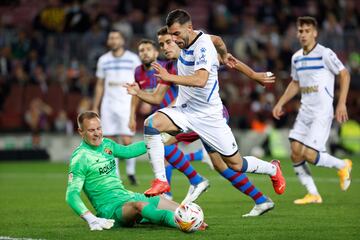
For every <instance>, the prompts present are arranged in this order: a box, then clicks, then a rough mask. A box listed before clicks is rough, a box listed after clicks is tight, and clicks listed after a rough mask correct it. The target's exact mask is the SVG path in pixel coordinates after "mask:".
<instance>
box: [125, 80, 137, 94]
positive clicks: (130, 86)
mask: <svg viewBox="0 0 360 240" xmlns="http://www.w3.org/2000/svg"><path fill="white" fill-rule="evenodd" d="M124 87H125V88H126V90H127V93H128V94H130V95H132V96H136V95H137V94H138V92H139V91H140V87H139V84H137V83H136V82H134V83H126V84H125V85H124Z"/></svg>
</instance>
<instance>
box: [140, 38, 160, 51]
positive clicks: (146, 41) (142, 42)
mask: <svg viewBox="0 0 360 240" xmlns="http://www.w3.org/2000/svg"><path fill="white" fill-rule="evenodd" d="M141 44H151V45H152V46H153V47H154V48H155V49H156V48H157V46H156V43H155V41H153V40H151V39H147V38H143V39H141V40H140V41H139V43H138V46H140V45H141Z"/></svg>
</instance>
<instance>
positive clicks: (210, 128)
mask: <svg viewBox="0 0 360 240" xmlns="http://www.w3.org/2000/svg"><path fill="white" fill-rule="evenodd" d="M158 111H159V112H161V113H163V114H165V115H166V116H168V117H169V118H170V119H171V120H172V121H173V123H174V124H175V125H176V126H177V127H178V128H180V129H181V130H182V131H183V132H190V131H194V132H196V133H197V134H198V135H199V136H200V138H201V140H203V141H204V142H205V143H206V144H207V145H209V146H210V147H212V148H213V149H215V150H216V151H217V152H219V153H220V154H221V155H223V156H228V157H229V156H233V155H234V154H235V153H237V151H238V146H237V143H236V141H235V137H234V135H233V133H232V132H231V129H230V127H229V125H227V123H226V119H225V118H224V117H223V116H221V117H219V116H218V117H212V116H207V117H201V118H200V117H194V116H192V115H191V114H189V113H187V112H186V111H185V110H184V108H182V107H167V108H162V109H160V110H158ZM221 114H222V112H221Z"/></svg>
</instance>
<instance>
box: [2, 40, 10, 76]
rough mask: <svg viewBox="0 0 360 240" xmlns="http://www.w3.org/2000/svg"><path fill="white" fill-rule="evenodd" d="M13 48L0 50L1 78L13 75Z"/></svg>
mask: <svg viewBox="0 0 360 240" xmlns="http://www.w3.org/2000/svg"><path fill="white" fill-rule="evenodd" d="M11 70H12V66H11V48H10V47H3V48H2V49H1V50H0V76H1V77H8V76H9V75H10V73H11Z"/></svg>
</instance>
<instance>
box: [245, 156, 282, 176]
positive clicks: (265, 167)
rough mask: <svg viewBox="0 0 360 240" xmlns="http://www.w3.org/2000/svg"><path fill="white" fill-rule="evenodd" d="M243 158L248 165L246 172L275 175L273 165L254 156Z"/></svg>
mask: <svg viewBox="0 0 360 240" xmlns="http://www.w3.org/2000/svg"><path fill="white" fill-rule="evenodd" d="M244 158H245V159H246V160H247V164H248V166H247V169H246V172H248V173H259V174H267V175H270V176H275V174H276V167H275V165H273V164H271V163H269V162H266V161H264V160H261V159H259V158H257V157H254V156H246V157H244Z"/></svg>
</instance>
